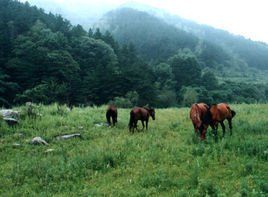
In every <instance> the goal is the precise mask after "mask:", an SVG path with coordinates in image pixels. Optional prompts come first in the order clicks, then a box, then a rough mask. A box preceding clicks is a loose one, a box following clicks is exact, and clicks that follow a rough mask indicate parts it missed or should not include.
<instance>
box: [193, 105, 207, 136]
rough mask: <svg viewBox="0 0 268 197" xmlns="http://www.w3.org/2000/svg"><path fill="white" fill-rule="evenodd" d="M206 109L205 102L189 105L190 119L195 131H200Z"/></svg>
mask: <svg viewBox="0 0 268 197" xmlns="http://www.w3.org/2000/svg"><path fill="white" fill-rule="evenodd" d="M207 111H208V105H207V104H205V103H195V104H193V105H192V106H191V110H190V118H191V120H192V123H193V126H194V130H195V133H196V134H197V133H198V131H199V132H200V134H201V133H202V123H203V120H204V117H205V114H206V113H207Z"/></svg>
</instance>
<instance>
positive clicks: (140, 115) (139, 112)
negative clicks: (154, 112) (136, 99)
mask: <svg viewBox="0 0 268 197" xmlns="http://www.w3.org/2000/svg"><path fill="white" fill-rule="evenodd" d="M130 115H131V116H133V117H134V118H135V119H136V120H141V119H144V118H147V117H149V114H148V111H147V110H146V109H144V108H142V107H134V108H133V109H132V110H131V112H130Z"/></svg>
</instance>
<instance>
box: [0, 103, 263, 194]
mask: <svg viewBox="0 0 268 197" xmlns="http://www.w3.org/2000/svg"><path fill="white" fill-rule="evenodd" d="M231 107H232V108H233V109H234V110H235V111H236V112H237V116H236V117H235V118H234V120H233V126H234V129H233V136H231V137H230V136H229V130H228V127H227V132H226V137H225V138H224V139H221V140H219V141H218V142H217V143H215V142H214V139H213V136H212V134H211V130H210V129H209V132H208V135H207V140H206V141H200V140H199V139H198V138H196V137H195V135H194V134H193V133H194V131H193V127H192V124H191V121H190V120H189V116H188V111H189V109H188V108H169V109H157V110H156V120H155V121H152V120H151V119H150V122H149V129H148V131H144V132H137V133H134V134H130V133H129V132H128V128H127V125H128V120H129V111H130V110H129V109H119V118H118V121H119V122H118V124H117V125H116V127H113V128H108V127H106V126H105V125H101V124H100V125H99V123H101V122H102V123H103V122H105V109H106V108H105V107H99V108H97V107H92V108H89V107H88V108H74V109H73V110H72V111H70V112H69V111H67V110H66V108H65V107H64V106H61V107H57V105H56V104H54V105H51V106H42V105H41V106H39V107H38V110H39V112H40V113H41V114H42V116H41V117H37V118H32V117H28V116H26V115H24V116H22V117H21V120H20V124H19V125H18V126H16V127H14V128H12V127H8V126H7V125H6V123H4V122H3V121H2V122H1V123H0V124H1V127H0V128H1V130H0V194H1V196H21V195H22V196H37V195H38V196H52V195H54V196H81V195H82V196H149V195H151V196H267V195H268V162H267V160H268V105H267V104H256V105H255V104H251V105H246V104H241V105H231ZM25 109H26V107H25V106H23V107H19V108H18V110H21V111H22V112H23V111H25ZM226 125H227V124H226ZM66 133H81V135H82V138H73V139H68V140H57V139H56V138H55V136H56V135H59V134H66ZM218 133H219V135H221V134H222V132H221V129H219V132H218ZM35 136H40V137H42V138H43V139H45V140H46V141H47V142H48V143H49V145H47V146H46V145H31V144H29V141H31V139H32V138H33V137H35ZM15 143H17V144H15ZM48 149H52V150H50V151H47V150H48Z"/></svg>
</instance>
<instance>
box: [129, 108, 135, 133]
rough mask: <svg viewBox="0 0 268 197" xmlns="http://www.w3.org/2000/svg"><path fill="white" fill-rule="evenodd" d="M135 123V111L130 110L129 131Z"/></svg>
mask: <svg viewBox="0 0 268 197" xmlns="http://www.w3.org/2000/svg"><path fill="white" fill-rule="evenodd" d="M133 124H134V114H133V112H132V111H131V112H130V118H129V123H128V128H129V131H130V130H131V129H132V128H133V127H134V125H133Z"/></svg>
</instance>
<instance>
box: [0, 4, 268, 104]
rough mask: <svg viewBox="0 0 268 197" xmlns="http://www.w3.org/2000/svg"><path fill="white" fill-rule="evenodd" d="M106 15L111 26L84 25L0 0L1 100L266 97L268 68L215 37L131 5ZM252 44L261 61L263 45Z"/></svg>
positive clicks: (142, 100)
mask: <svg viewBox="0 0 268 197" xmlns="http://www.w3.org/2000/svg"><path fill="white" fill-rule="evenodd" d="M107 16H112V17H110V18H108V19H107V20H108V21H107V22H108V23H107V24H110V23H111V24H112V25H111V26H110V27H111V30H110V31H103V30H102V29H98V28H96V30H94V31H93V30H92V29H89V31H88V32H86V31H85V30H84V29H83V28H82V26H81V25H76V26H72V25H71V24H70V23H69V22H68V21H67V20H65V19H63V18H62V17H61V16H60V15H56V16H55V15H53V14H51V13H50V14H46V13H45V12H44V11H43V10H42V9H38V8H36V7H31V6H30V5H29V4H28V3H25V4H23V3H20V2H18V1H13V0H3V1H1V2H0V49H1V50H0V65H1V69H0V106H4V107H9V106H12V105H16V104H20V103H24V102H27V101H32V102H36V103H44V104H50V103H53V102H58V103H60V104H67V105H68V106H73V105H76V106H78V105H102V104H104V103H108V102H109V101H111V100H115V101H116V102H117V103H118V105H119V106H122V107H131V106H135V105H139V106H143V105H147V104H149V105H151V106H154V107H170V106H178V105H187V106H188V105H190V104H191V103H193V102H206V103H212V102H232V103H243V102H244V103H257V102H261V103H265V102H267V98H268V88H267V84H263V82H264V81H266V78H267V77H266V74H267V73H266V72H262V71H260V70H258V69H257V68H254V69H253V67H250V66H249V63H248V62H249V61H247V60H245V59H244V58H242V56H239V57H238V56H237V54H235V55H232V52H231V51H228V50H227V49H226V47H224V48H221V47H220V46H218V45H217V44H216V43H215V42H214V41H213V40H209V41H208V40H205V39H204V40H202V39H199V38H197V37H195V36H193V35H190V34H189V33H187V32H185V31H181V30H179V29H177V28H175V27H173V26H170V25H168V24H166V23H165V22H164V21H162V20H160V19H157V18H155V17H153V16H150V15H149V14H146V13H144V12H138V11H135V10H131V9H122V10H117V11H114V12H111V13H109V14H107ZM141 19H142V20H141ZM104 21H106V20H104ZM114 23H115V24H114ZM126 36H128V37H127V38H126ZM117 41H118V42H117ZM241 42H244V41H241ZM255 45H256V47H255V49H258V50H257V51H258V52H256V53H257V54H259V55H260V57H261V58H260V59H261V60H260V61H256V62H257V64H258V66H257V67H258V68H260V67H263V63H265V58H263V52H265V50H263V51H262V52H260V51H259V49H260V48H262V47H265V45H263V46H262V47H260V43H258V44H256V43H255ZM255 45H254V46H255ZM242 46H245V45H241V47H242ZM250 46H251V44H250ZM226 50H227V51H226ZM246 53H247V52H246ZM249 58H250V59H251V58H252V56H251V57H249ZM250 61H252V60H250ZM260 76H261V77H260ZM245 79H247V80H248V79H250V81H247V80H245ZM242 80H243V82H241V81H242ZM252 82H254V83H252ZM260 83H261V84H260ZM132 93H134V94H133V95H132ZM128 94H130V95H128ZM137 95H138V96H137Z"/></svg>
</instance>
